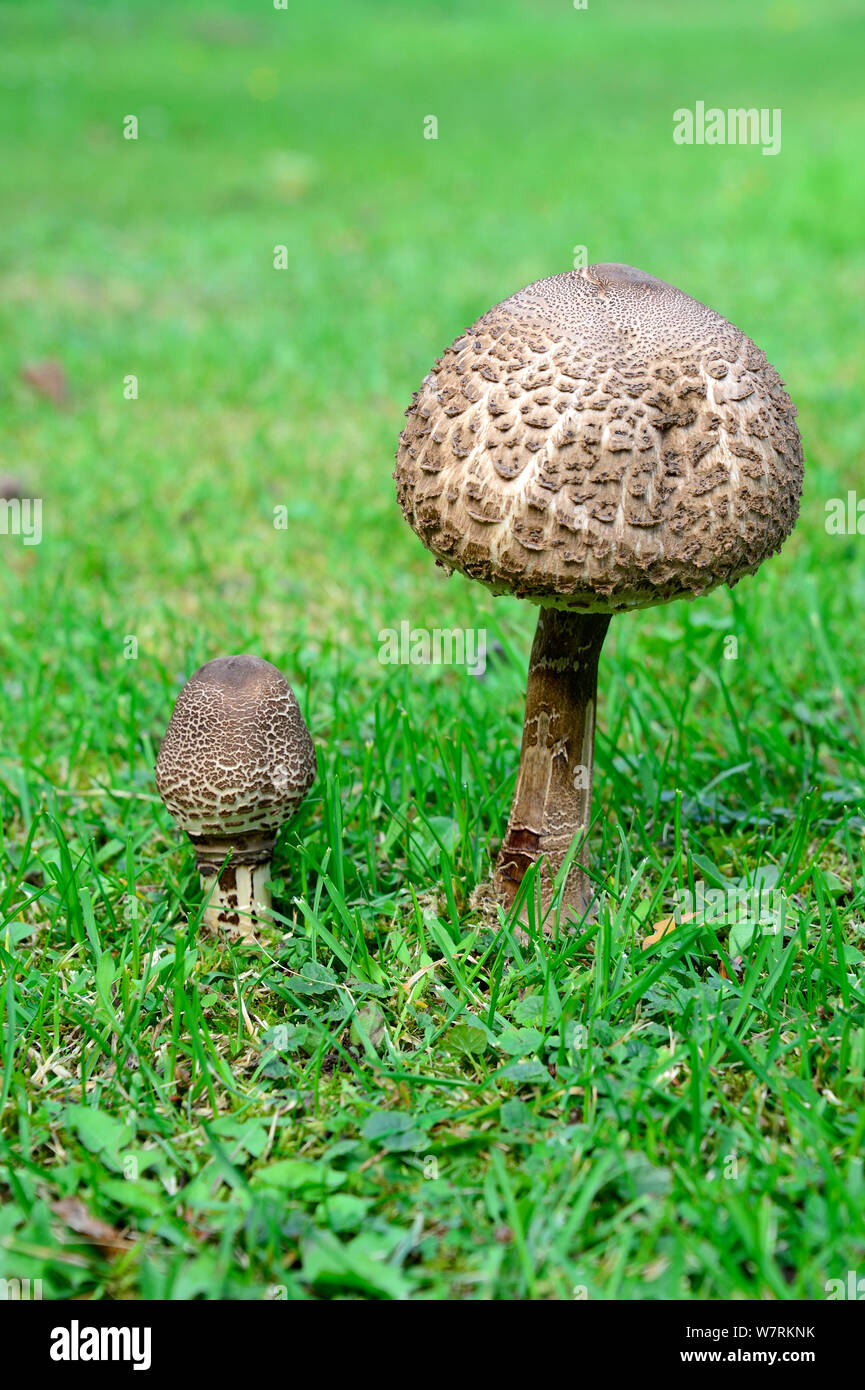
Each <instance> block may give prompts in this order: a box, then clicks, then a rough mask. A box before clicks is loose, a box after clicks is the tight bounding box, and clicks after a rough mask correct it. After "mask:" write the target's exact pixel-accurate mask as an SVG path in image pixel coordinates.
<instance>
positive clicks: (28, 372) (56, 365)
mask: <svg viewBox="0 0 865 1390" xmlns="http://www.w3.org/2000/svg"><path fill="white" fill-rule="evenodd" d="M21 380H22V381H26V382H27V385H28V386H32V388H33V390H34V391H35V392H36V395H37V396H42V397H43V398H44V399H45V400H46V401H51V402H52V403H53V404H54V405H57V406H61V405H65V404H66V402H67V400H68V398H69V391H68V388H67V383H66V372H65V371H64V369H63V363H62V362H58V361H57V360H56V359H55V358H53V357H47V358H46V359H45V361H44V362H29V363H28V364H27V365H26V366H24V367H22V368H21Z"/></svg>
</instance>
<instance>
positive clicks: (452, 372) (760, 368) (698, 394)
mask: <svg viewBox="0 0 865 1390" xmlns="http://www.w3.org/2000/svg"><path fill="white" fill-rule="evenodd" d="M406 417H407V424H406V426H405V429H404V430H403V432H402V434H401V436H400V446H399V449H398V452H397V463H396V471H395V473H394V478H395V480H396V485H397V497H398V499H399V502H400V505H401V506H402V509H403V512H404V514H405V517H406V520H407V521H408V523H409V525H410V526H411V527H412V528H413V529H414V530H415V531H416V532H417V534H418V536H419V537H420V538H421V540H422V541H423V543H424V545H426V546H427V548H428V549H429V550H431V551H432V553H433V554H434V555H435V556H436V557H437V559H438V560H439V562H440V563H442V564H443V565H444V566H445V567H446V568H448V569H457V570H461V571H462V573H463V574H466V575H469V576H470V577H471V578H473V579H478V580H480V581H481V582H482V583H483V584H486V585H487V586H488V587H489V588H490V589H492V590H493V592H494V593H513V594H517V595H519V596H520V597H524V598H528V599H532V600H534V601H535V602H538V603H542V604H547V605H553V606H556V607H565V608H573V609H579V610H583V611H598V612H613V611H615V610H617V609H622V608H638V607H644V606H646V605H649V604H654V603H663V602H666V601H668V600H669V599H673V598H678V597H681V596H687V595H696V594H700V593H703V592H705V591H706V590H707V589H711V588H714V587H715V585H717V584H722V583H727V584H731V585H732V584H734V583H735V582H736V580H737V579H739V578H741V576H742V575H744V574H752V573H753V572H754V571H755V570H756V569H757V568H758V566H759V565H760V564H761V563H762V561H763V560H764V559H765V558H766V557H767V556H768V555H771V554H772V553H773V552H774V551H776V550H778V549H780V547H781V545H782V543H783V541H784V540H785V539H786V537H787V536H788V535H789V534H790V531H791V530H792V529H793V526H794V525H795V522H796V518H797V516H798V512H799V498H800V495H801V491H802V473H803V469H802V446H801V441H800V439H799V431H798V429H797V428H796V410H795V407H794V405H793V404H792V402H791V400H790V398H789V396H788V395H787V393H786V391H785V389H784V384H783V382H782V381H781V378H780V377H779V375H778V373H777V372H776V370H775V368H774V367H772V366H771V365H770V364H769V363H768V362H767V360H766V356H765V353H763V352H761V351H760V349H759V348H757V347H755V345H754V344H753V343H752V342H751V340H750V338H746V336H745V334H744V333H742V332H740V330H739V329H738V328H736V327H735V326H734V325H733V324H732V323H729V322H728V321H727V320H726V319H724V318H722V317H721V315H720V314H717V313H715V311H714V310H713V309H709V308H707V307H706V305H705V304H700V303H699V302H698V301H697V300H696V299H691V298H690V296H689V295H687V294H683V293H682V292H681V290H677V289H675V288H674V287H673V286H672V285H668V284H665V283H664V281H663V280H656V279H655V277H654V276H653V275H647V274H645V273H644V272H643V271H641V270H635V269H634V268H633V267H631V266H625V265H593V266H588V267H587V268H586V269H583V270H575V271H569V272H567V273H566V274H564V275H552V276H550V277H549V278H548V279H546V280H539V281H538V282H537V284H534V285H529V286H528V288H527V289H524V290H520V292H519V293H518V294H515V295H512V296H511V298H510V299H506V300H504V301H503V302H502V303H501V304H497V305H496V306H495V307H494V308H492V309H490V310H489V311H488V312H487V313H486V314H484V315H482V317H481V318H479V319H478V320H477V322H476V323H475V324H474V325H473V326H472V327H471V328H469V329H468V330H467V331H466V332H465V333H463V334H461V335H460V337H459V338H457V339H456V341H455V342H454V344H453V345H452V346H451V347H449V348H448V349H447V351H446V352H445V353H443V355H442V356H441V358H439V360H438V361H437V362H436V364H435V367H434V368H433V370H432V371H431V372H430V374H429V375H428V376H427V377H426V378H425V379H424V381H423V382H422V384H421V388H420V390H419V391H418V392H416V393H415V395H414V396H413V398H412V403H411V405H410V406H409V408H408V410H407V412H406Z"/></svg>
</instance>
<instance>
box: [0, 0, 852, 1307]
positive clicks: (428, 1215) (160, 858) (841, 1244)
mask: <svg viewBox="0 0 865 1390" xmlns="http://www.w3.org/2000/svg"><path fill="white" fill-rule="evenodd" d="M0 27H2V31H3V37H2V45H0V50H2V51H0V74H2V83H0V130H2V138H3V147H4V149H5V150H6V158H5V159H4V160H3V161H2V164H0V193H2V204H3V207H4V210H5V214H6V215H5V216H4V217H3V219H2V222H0V321H2V332H0V409H2V422H3V429H2V457H0V474H2V475H3V476H4V477H7V478H8V479H11V480H14V481H15V482H16V483H17V487H18V490H19V491H20V492H22V494H23V495H25V496H27V497H32V498H40V499H42V539H41V543H40V544H38V545H35V544H34V545H25V544H24V543H23V539H22V537H20V536H15V535H0V606H2V623H0V731H2V738H0V806H2V839H0V942H2V950H0V961H2V970H3V987H2V991H0V1005H2V1009H0V1058H2V1066H3V1070H2V1092H0V1098H2V1102H3V1105H2V1111H3V1114H2V1128H0V1194H2V1205H0V1277H3V1278H7V1279H15V1278H18V1279H24V1278H31V1279H36V1278H38V1279H41V1280H42V1287H43V1296H44V1297H45V1298H56V1297H68V1296H75V1297H80V1298H93V1299H98V1298H170V1299H189V1298H193V1297H202V1298H208V1299H213V1298H231V1299H254V1300H261V1299H266V1298H280V1297H286V1298H289V1299H310V1298H345V1297H362V1298H382V1299H432V1298H458V1299H469V1300H472V1299H507V1298H532V1299H549V1300H558V1299H573V1298H589V1299H593V1300H598V1299H599V1300H606V1299H614V1298H627V1299H633V1300H646V1299H724V1298H748V1299H801V1298H806V1299H818V1298H824V1297H825V1296H826V1293H825V1289H826V1284H827V1281H829V1280H832V1279H841V1280H846V1278H847V1273H848V1271H850V1270H853V1271H857V1270H858V1271H860V1272H862V1273H865V1215H863V1213H865V1176H863V1163H862V1156H861V1155H862V1152H863V1141H865V1106H863V1078H865V977H863V967H865V927H863V905H865V864H863V830H865V805H863V803H865V741H863V716H865V690H863V679H862V657H861V650H862V614H863V611H865V565H863V546H865V540H863V538H862V536H860V535H858V534H855V533H854V534H834V533H832V532H831V531H830V530H827V526H826V521H827V510H826V508H827V503H828V502H830V501H831V499H833V498H846V497H847V494H848V492H850V491H853V490H855V489H856V487H857V486H861V481H860V480H861V477H862V441H861V420H862V398H863V386H865V359H863V354H862V350H861V323H862V302H863V296H865V251H863V240H862V225H863V210H865V209H863V202H862V198H861V180H860V179H859V176H858V170H859V169H860V167H861V151H862V148H863V145H865V107H863V102H862V100H861V62H860V57H859V54H860V53H861V49H862V44H863V39H865V18H863V16H862V15H861V13H860V12H859V7H858V6H857V5H855V4H853V3H852V0H850V3H848V0H826V3H824V4H822V5H821V6H817V7H815V6H809V5H806V4H804V0H777V3H771V4H767V5H761V6H755V5H754V4H752V3H750V2H749V3H745V0H731V3H727V4H724V5H723V6H717V5H716V6H694V5H693V4H691V3H689V2H688V0H679V2H677V3H673V2H672V0H670V3H666V4H661V3H658V0H648V2H643V3H638V2H637V0H623V2H622V3H617V4H615V5H603V4H601V3H600V2H599V0H598V3H596V0H590V3H589V5H588V7H587V9H585V10H575V9H574V8H573V7H572V6H571V5H570V4H569V3H567V0H533V3H529V0H495V3H493V0H460V3H457V2H456V0H440V3H432V0H423V3H414V4H412V5H411V6H409V5H407V4H397V3H376V4H373V3H372V0H365V2H364V3H354V0H339V2H338V3H334V4H331V5H328V6H324V7H322V6H315V5H313V6H300V5H292V6H290V7H289V8H288V10H286V11H278V10H275V9H273V7H272V6H271V5H269V4H268V3H263V2H262V3H260V4H258V5H257V6H252V5H249V4H242V3H240V0H235V2H234V3H232V4H228V3H227V2H226V0H220V3H219V4H218V5H216V6H214V5H212V4H206V3H204V0H196V2H195V3H192V0H172V3H168V2H167V0H166V2H165V3H149V4H140V5H129V4H119V3H114V2H113V0H100V3H96V0H93V3H88V4H85V3H81V0H67V3H64V4H63V5H60V4H55V3H50V2H46V3H43V4H42V5H39V6H34V5H25V4H24V3H13V4H7V5H6V6H5V7H4V10H3V15H2V20H0ZM696 101H704V102H705V104H706V106H707V107H708V106H713V105H717V106H720V107H722V108H727V107H740V106H742V107H758V108H770V109H775V108H778V109H780V110H781V111H782V113H783V144H782V148H781V150H780V152H779V153H778V154H777V155H774V156H768V157H767V156H764V155H763V154H762V153H761V150H760V149H759V148H756V147H751V146H735V147H734V146H723V147H710V146H705V145H704V146H697V145H693V146H680V145H677V144H675V143H674V141H673V139H672V130H673V112H674V110H676V109H677V108H680V107H693V106H694V103H695V102H696ZM130 115H134V116H135V117H136V119H137V122H138V138H137V139H135V140H133V139H125V138H124V122H125V120H126V118H127V117H129V116H130ZM431 116H434V117H435V118H436V121H437V138H436V139H427V138H425V130H427V131H428V132H429V130H430V129H431V127H430V125H429V119H428V118H429V117H431ZM277 247H281V248H284V251H283V252H282V253H281V254H276V253H275V248H277ZM580 247H585V248H587V252H588V259H589V260H590V261H622V262H626V263H629V264H633V265H637V266H640V267H642V268H643V269H645V270H649V271H651V272H652V273H654V274H656V275H658V276H660V277H661V278H663V279H666V280H669V281H672V282H673V283H674V284H677V285H678V286H679V287H680V288H682V289H684V290H686V291H687V292H688V293H690V294H692V295H694V296H695V297H696V298H698V299H701V300H704V301H705V302H707V303H709V304H711V305H712V306H713V307H714V308H716V309H718V310H719V311H720V312H721V313H723V314H725V315H726V316H727V317H729V318H730V319H732V320H733V321H734V322H735V323H737V324H738V325H739V326H740V327H742V328H743V329H744V331H745V332H746V333H748V334H750V335H751V336H752V337H753V338H754V339H755V340H756V341H757V342H758V343H759V345H760V346H761V347H763V348H764V349H765V350H766V352H767V353H768V355H769V358H770V360H771V361H772V362H774V363H775V365H776V366H777V367H778V369H779V371H780V372H781V375H782V376H783V378H784V380H785V382H786V384H787V387H788V389H789V391H790V394H791V396H792V397H793V399H794V400H795V402H796V404H797V405H798V407H799V423H800V428H801V432H802V437H803V441H804V446H805V456H806V476H805V492H804V497H803V502H802V512H801V516H800V520H799V524H798V527H797V529H796V531H795V532H794V534H793V536H792V537H791V539H790V540H789V542H788V543H787V545H786V546H785V548H784V550H783V551H782V552H781V554H780V555H778V556H776V557H774V558H773V559H771V560H770V561H768V562H767V563H766V564H765V565H764V566H763V568H762V569H761V570H760V572H759V573H758V575H756V576H755V577H754V578H750V579H746V580H744V581H742V583H741V584H739V585H738V586H737V587H736V588H735V589H734V590H732V591H728V590H726V589H724V590H717V591H715V592H714V593H713V594H711V595H709V596H707V597H704V598H702V599H700V600H699V601H697V602H694V603H690V604H689V603H684V602H679V603H676V604H673V605H670V606H667V607H663V608H655V609H650V610H647V611H644V612H642V613H637V614H631V615H624V616H620V617H617V618H616V619H615V621H614V622H613V624H612V626H611V631H610V636H609V638H608V641H607V645H606V647H605V650H604V655H603V658H602V662H601V676H600V702H599V727H598V740H597V753H596V773H595V775H596V802H595V810H596V820H595V823H594V826H593V829H592V833H591V841H590V850H591V863H592V871H593V874H594V876H595V879H596V883H597V887H598V894H599V900H598V905H597V910H596V913H595V914H594V916H593V917H592V918H590V919H589V920H587V921H586V922H584V923H583V924H581V925H580V926H579V927H578V928H577V929H576V930H574V931H573V932H568V931H567V930H565V929H564V928H561V929H559V930H557V931H555V932H554V933H553V934H552V935H551V936H544V935H543V934H542V933H541V932H539V931H537V930H532V931H531V932H530V934H529V939H528V941H526V940H525V939H524V938H521V937H520V936H519V935H518V934H517V933H516V932H515V930H514V923H513V922H512V921H510V920H508V919H506V918H505V917H504V916H503V915H502V916H501V917H497V916H496V914H495V912H493V911H491V910H490V909H489V908H488V907H487V906H485V904H484V901H483V892H482V891H481V892H480V893H479V892H478V890H483V887H484V885H485V884H487V883H488V881H489V878H490V873H491V866H492V862H493V859H494V857H495V852H496V850H497V848H498V844H499V841H500V839H501V836H502V834H503V831H504V827H505V822H506V817H507V810H508V805H509V800H510V795H511V792H512V789H513V781H514V776H515V773H516V767H517V759H518V755H519V736H520V729H521V719H522V704H523V699H524V691H525V670H526V662H527V659H528V652H529V647H530V644H531V634H532V630H533V626H534V621H535V616H536V615H535V612H534V610H533V609H532V608H531V606H530V605H529V604H527V603H521V602H519V601H517V600H515V599H510V598H498V599H493V598H492V597H491V596H490V595H489V594H487V592H486V591H485V590H484V589H482V588H481V586H479V585H477V584H473V583H471V582H469V581H468V580H465V579H462V578H461V577H459V576H456V577H452V578H450V579H448V578H446V576H445V575H444V573H443V571H442V570H441V569H438V568H436V566H435V565H434V563H433V561H432V557H431V556H430V555H428V554H427V553H426V552H425V550H424V549H423V547H422V545H421V544H420V542H419V541H418V540H417V538H416V537H415V536H414V535H413V534H412V533H411V531H410V529H409V528H408V526H406V524H405V523H404V521H403V519H402V516H401V514H400V511H399V508H398V506H397V504H396V501H395V496H394V488H393V482H392V477H391V475H392V470H393V455H394V450H395V447H396V442H397V436H398V433H399V430H400V427H401V424H402V413H403V411H404V409H405V407H406V405H407V403H408V400H409V398H410V395H411V392H412V391H413V390H414V389H415V388H416V387H417V386H418V384H419V383H420V380H421V378H422V377H423V375H424V374H425V373H426V372H427V371H428V370H429V368H430V366H431V365H432V362H433V359H434V358H435V356H436V355H437V354H438V353H440V352H441V350H442V349H443V348H444V347H445V346H446V345H447V344H448V343H449V342H451V340H452V339H453V338H454V337H455V336H456V335H457V334H458V333H459V332H461V331H462V329H464V328H465V327H466V325H468V324H469V323H471V322H472V321H473V320H474V319H475V318H476V317H477V316H478V315H479V314H480V313H481V312H483V310H485V309H486V308H487V307H488V306H489V305H490V304H492V303H495V302H496V301H498V300H500V299H502V298H504V297H505V296H506V295H508V294H510V293H512V292H513V291H514V290H516V289H518V288H520V287H521V286H522V285H524V284H526V283H528V282H529V281H532V280H535V279H538V278H540V277H542V276H545V275H549V274H553V273H555V272H558V271H562V270H567V269H569V268H570V267H571V266H572V264H573V263H574V257H575V255H577V254H578V252H577V249H576V248H580ZM275 259H276V260H277V261H280V262H282V263H284V267H285V268H282V269H277V268H275V266H274V261H275ZM52 362H53V363H54V364H55V366H54V367H53V368H51V369H48V368H46V367H45V364H46V363H52ZM131 378H134V379H135V380H134V382H133V381H131ZM277 520H278V521H279V523H280V524H278V525H275V521H277ZM862 530H863V532H865V518H863V520H862ZM406 621H407V622H409V623H410V624H411V626H412V627H415V628H427V629H434V628H448V629H452V628H469V629H473V630H477V629H483V630H484V631H485V632H486V634H487V645H488V661H487V666H486V670H485V672H483V673H482V674H475V675H473V674H470V673H469V672H468V671H467V670H466V669H465V668H463V667H457V666H447V665H439V666H436V665H426V666H420V665H386V664H383V663H382V662H381V661H380V660H379V654H380V649H381V638H380V634H381V633H382V632H383V631H384V630H385V629H389V628H395V629H399V627H400V624H401V623H403V622H406ZM732 639H735V640H732ZM234 652H252V653H256V654H258V655H261V656H264V657H266V658H267V659H268V660H270V661H272V662H274V663H275V664H276V665H278V666H279V667H280V668H281V669H282V670H283V671H284V672H285V673H286V675H287V677H288V679H289V681H290V682H291V684H292V686H293V688H294V690H295V691H296V693H297V695H298V698H299V700H300V703H301V706H302V708H303V710H304V713H305V716H306V718H307V722H308V724H309V727H310V729H311V732H312V734H313V737H314V740H315V743H316V748H317V755H318V779H317V781H316V783H315V785H314V786H313V789H312V791H311V793H310V795H309V797H308V798H307V800H306V802H305V803H304V806H303V808H302V810H301V811H300V813H299V815H298V816H297V817H296V819H295V820H294V821H293V822H292V823H291V824H290V825H289V826H287V827H286V828H285V830H284V831H283V832H282V834H281V836H280V840H279V844H278V849H277V854H276V859H275V864H274V898H275V904H276V909H277V916H276V921H275V925H274V928H273V929H272V931H270V932H269V933H265V934H264V935H263V939H262V942H261V944H260V946H259V947H257V948H255V947H253V948H245V947H242V946H229V945H227V944H226V943H225V942H223V941H221V940H220V939H218V938H217V937H216V936H215V935H214V934H209V933H207V932H206V931H204V930H203V929H201V928H200V927H199V919H200V915H201V910H202V898H201V892H200V888H199V883H198V877H197V874H196V872H195V865H194V860H193V856H192V851H191V849H190V846H189V844H188V842H187V841H186V840H185V838H183V837H182V836H181V834H180V833H179V831H178V830H177V828H176V827H175V825H174V824H173V822H172V821H171V819H170V817H169V816H168V814H167V813H166V811H165V810H164V808H163V806H162V805H161V803H160V801H159V799H158V797H157V795H156V788H155V784H154V777H153V767H154V762H155V757H156V752H157V750H158V747H159V741H160V738H161V736H162V734H163V732H164V730H165V726H166V724H167V722H168V718H169V715H170V713H171V709H172V705H173V702H174V699H175V697H176V695H177V692H178V690H179V688H180V686H181V685H182V683H183V682H184V680H185V679H186V678H187V677H188V676H189V675H190V674H191V673H192V671H193V670H194V669H195V668H196V667H197V666H199V665H201V664H202V663H203V662H205V661H207V660H209V659H210V658H212V657H215V656H218V655H224V654H229V653H234ZM697 885H703V886H704V888H705V891H706V892H709V891H710V890H714V891H716V892H717V891H723V892H724V893H725V894H727V899H726V901H728V902H729V901H732V900H733V897H732V895H734V894H735V892H736V891H737V890H738V891H740V892H743V893H746V892H747V891H748V890H749V889H751V888H753V887H754V886H755V885H762V886H763V888H764V889H765V890H767V891H772V892H773V893H774V894H775V898H774V899H773V901H780V902H781V903H782V910H781V912H780V920H778V921H776V922H775V923H774V925H775V927H776V928H777V929H775V930H766V929H765V926H764V927H763V928H761V927H760V925H759V924H755V922H754V920H753V917H748V916H746V917H745V918H744V920H736V921H732V920H729V914H728V918H727V919H724V920H720V921H714V922H712V921H710V922H701V921H697V922H683V923H682V924H681V925H680V926H679V927H678V928H677V929H676V930H674V931H671V932H669V933H668V934H667V935H666V936H663V937H658V939H657V940H655V941H653V942H651V943H649V944H648V946H647V948H646V949H643V948H644V945H645V943H646V939H647V938H648V937H649V936H652V935H654V932H653V928H654V926H655V924H656V923H658V922H660V921H662V920H663V919H665V918H667V917H669V916H670V915H671V914H672V913H673V911H674V908H675V906H676V903H677V901H681V894H682V893H683V892H685V891H695V890H696V888H697Z"/></svg>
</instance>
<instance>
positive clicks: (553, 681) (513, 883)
mask: <svg viewBox="0 0 865 1390" xmlns="http://www.w3.org/2000/svg"><path fill="white" fill-rule="evenodd" d="M610 617H611V615H610V614H609V613H571V612H567V611H565V610H562V609H556V608H542V609H541V613H540V616H539V618H538V627H537V631H536V633H535V640H534V643H533V645H532V655H531V659H530V661H529V676H528V685H527V689H526V715H525V721H524V723H523V745H522V751H521V753H520V766H519V771H518V773H517V784H516V789H515V791H514V800H513V805H512V807H511V814H510V819H509V820H508V829H507V834H506V835H505V838H504V841H503V843H502V847H501V850H500V852H499V857H498V861H497V863H496V870H495V876H494V884H495V890H496V895H497V896H498V898H499V901H500V902H501V903H502V904H503V905H504V906H505V907H510V906H511V905H512V904H513V901H514V899H515V897H516V895H517V892H518V890H519V887H520V884H521V883H522V881H523V877H524V875H525V873H526V870H527V869H529V868H530V867H531V865H532V864H534V863H535V862H536V861H537V860H538V859H540V858H541V856H543V857H544V859H545V860H546V867H545V868H544V870H542V875H541V906H542V910H543V911H544V912H546V911H547V909H548V908H549V905H550V900H551V898H552V890H553V878H554V877H555V875H556V874H557V873H558V871H559V869H560V868H561V866H562V863H563V861H564V858H565V855H566V854H567V852H568V850H569V849H570V847H571V843H572V842H573V839H574V836H585V834H586V832H587V831H588V828H589V822H590V818H591V806H592V771H593V767H594V754H595V704H596V700H597V690H598V658H599V656H600V654H601V647H602V646H603V644H604V638H605V637H606V635H607V628H608V627H609V624H610ZM586 862H587V850H586V847H585V845H584V846H583V849H582V850H581V852H580V854H579V856H578V857H577V858H575V859H574V861H573V863H572V866H571V869H570V871H569V873H568V878H567V882H566V884H565V888H564V893H563V896H562V920H563V921H564V919H565V916H566V913H567V910H568V909H569V908H570V909H573V911H574V912H576V914H577V916H579V917H582V916H583V914H584V913H585V911H586V908H587V907H588V904H589V902H590V900H591V882H590V880H589V879H588V878H587V876H586V874H585V873H584V872H583V866H584V865H585V863H586Z"/></svg>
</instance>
